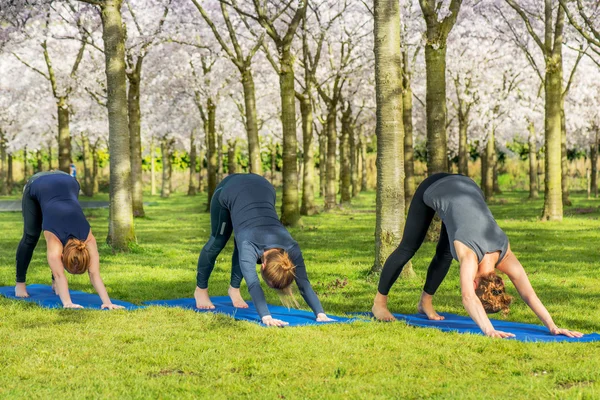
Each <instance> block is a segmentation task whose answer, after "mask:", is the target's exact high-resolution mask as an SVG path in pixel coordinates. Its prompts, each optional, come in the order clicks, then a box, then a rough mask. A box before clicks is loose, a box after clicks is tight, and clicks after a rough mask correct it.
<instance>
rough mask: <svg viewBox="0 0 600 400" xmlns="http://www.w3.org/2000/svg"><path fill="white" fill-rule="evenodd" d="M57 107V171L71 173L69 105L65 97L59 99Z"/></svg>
mask: <svg viewBox="0 0 600 400" xmlns="http://www.w3.org/2000/svg"><path fill="white" fill-rule="evenodd" d="M57 107H58V169H59V170H61V171H63V172H66V173H67V174H68V173H70V172H71V131H70V129H69V105H68V104H67V98H66V97H64V96H63V97H59V98H58V101H57Z"/></svg>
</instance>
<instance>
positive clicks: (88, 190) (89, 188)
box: [81, 135, 94, 197]
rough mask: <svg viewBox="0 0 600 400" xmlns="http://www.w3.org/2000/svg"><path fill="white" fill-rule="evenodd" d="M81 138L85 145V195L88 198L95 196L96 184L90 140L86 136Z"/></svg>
mask: <svg viewBox="0 0 600 400" xmlns="http://www.w3.org/2000/svg"><path fill="white" fill-rule="evenodd" d="M82 136H83V137H82V138H81V141H82V145H83V194H84V196H86V197H92V196H93V195H94V183H93V180H92V178H93V177H92V160H91V157H90V139H89V138H88V137H87V136H86V135H82Z"/></svg>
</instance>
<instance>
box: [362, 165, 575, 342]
mask: <svg viewBox="0 0 600 400" xmlns="http://www.w3.org/2000/svg"><path fill="white" fill-rule="evenodd" d="M436 212H437V213H438V215H439V216H440V218H441V220H442V229H441V233H440V238H439V241H438V244H437V247H436V252H435V256H434V257H433V259H432V260H431V263H430V265H429V268H428V270H427V278H426V281H425V286H424V288H423V293H422V294H421V300H420V301H419V305H418V310H419V312H420V313H423V314H425V315H427V317H428V318H429V319H433V320H442V319H444V317H443V316H440V315H439V314H438V313H436V312H435V310H434V308H433V303H432V299H433V295H434V294H435V292H436V290H437V288H438V287H439V285H440V284H441V283H442V281H443V280H444V278H445V276H446V274H447V272H448V269H449V267H450V264H451V262H452V259H453V258H454V259H456V260H457V261H458V262H459V263H460V286H461V292H462V300H463V305H464V307H465V309H466V310H467V312H468V313H469V315H470V316H471V318H472V319H473V320H474V321H475V322H476V323H477V325H478V326H479V328H481V330H482V331H483V333H485V334H486V335H487V336H493V337H500V338H506V337H512V336H514V335H513V334H511V333H506V332H501V331H497V330H495V329H494V327H493V326H492V324H491V322H490V320H489V318H488V317H487V315H486V313H496V312H498V311H503V312H508V308H509V305H510V303H511V300H512V298H511V297H510V296H509V295H508V294H506V292H505V288H504V282H503V281H502V279H501V278H500V277H499V276H498V275H496V273H495V269H498V270H499V271H500V272H503V273H504V274H506V275H507V276H508V277H509V279H510V280H511V281H512V283H513V284H514V285H515V287H516V289H517V291H518V292H519V295H520V296H521V298H522V299H523V300H524V301H525V303H527V305H528V306H529V307H530V308H531V309H532V310H533V312H534V313H535V314H536V315H537V316H538V318H539V319H540V320H541V321H542V322H543V324H544V325H545V326H546V327H547V328H548V329H549V330H550V332H551V333H552V334H554V335H565V336H568V337H581V336H582V334H581V333H579V332H575V331H570V330H567V329H560V328H558V327H557V326H556V324H554V321H553V320H552V317H551V316H550V314H549V313H548V311H547V310H546V308H545V307H544V305H543V304H542V302H541V301H540V299H539V298H538V297H537V295H536V294H535V291H534V290H533V287H532V286H531V283H530V282H529V279H528V277H527V274H526V273H525V270H524V269H523V266H522V265H521V263H520V262H519V260H517V257H515V255H514V254H513V252H512V251H511V250H510V246H509V243H508V237H507V236H506V234H505V233H504V232H503V231H502V229H500V227H499V226H498V224H497V223H496V221H495V220H494V217H493V216H492V213H491V212H490V210H489V208H488V207H487V204H486V203H485V199H484V197H483V193H482V192H481V189H479V186H477V184H476V183H475V182H473V180H472V179H470V178H469V177H467V176H463V175H451V174H446V173H439V174H434V175H432V176H430V177H428V178H427V179H425V180H424V181H423V182H422V183H421V184H420V185H419V187H418V188H417V191H416V192H415V196H414V197H413V200H412V202H411V204H410V208H409V211H408V216H407V219H406V225H405V228H404V234H403V236H402V241H401V243H400V245H399V246H398V248H397V249H396V250H395V251H394V252H393V253H392V254H391V255H390V257H389V258H388V259H387V261H386V262H385V265H384V267H383V271H382V273H381V277H380V279H379V288H378V293H377V295H376V297H375V301H374V305H373V314H374V315H375V317H376V318H377V319H380V320H385V321H391V320H394V319H395V318H394V316H393V315H392V314H391V313H390V311H389V310H388V308H387V296H388V292H389V290H390V288H391V287H392V285H393V284H394V282H395V281H396V279H398V276H399V275H400V272H402V269H403V268H404V265H405V264H406V263H407V262H408V261H409V260H410V259H411V258H412V257H413V256H414V254H415V253H416V252H417V250H418V249H419V247H420V246H421V244H422V243H423V240H424V238H425V235H426V233H427V230H428V228H429V225H430V224H431V221H432V219H433V216H434V214H435V213H436Z"/></svg>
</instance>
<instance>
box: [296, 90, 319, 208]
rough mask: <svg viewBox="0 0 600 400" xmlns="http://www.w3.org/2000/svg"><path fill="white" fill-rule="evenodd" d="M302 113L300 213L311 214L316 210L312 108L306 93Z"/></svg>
mask: <svg viewBox="0 0 600 400" xmlns="http://www.w3.org/2000/svg"><path fill="white" fill-rule="evenodd" d="M300 113H301V114H302V149H303V152H304V157H302V163H303V168H302V170H303V171H302V173H303V176H302V202H301V205H300V214H301V215H313V214H315V213H316V212H317V206H316V204H315V150H314V149H313V109H312V104H311V101H310V97H308V96H307V95H306V94H305V96H304V97H303V99H302V101H300Z"/></svg>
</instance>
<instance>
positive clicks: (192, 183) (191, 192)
mask: <svg viewBox="0 0 600 400" xmlns="http://www.w3.org/2000/svg"><path fill="white" fill-rule="evenodd" d="M196 155H197V153H196V132H195V131H192V132H191V133H190V179H189V185H188V196H195V195H196V192H197V190H198V185H197V184H196V162H197V160H196Z"/></svg>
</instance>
